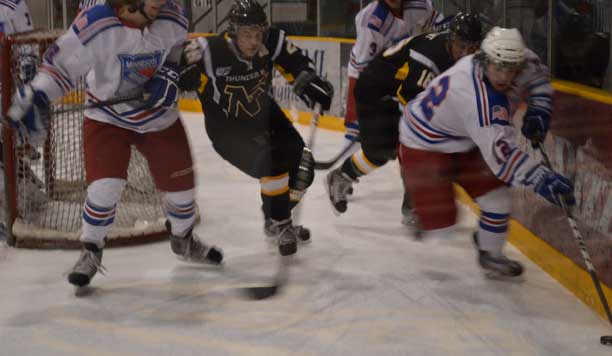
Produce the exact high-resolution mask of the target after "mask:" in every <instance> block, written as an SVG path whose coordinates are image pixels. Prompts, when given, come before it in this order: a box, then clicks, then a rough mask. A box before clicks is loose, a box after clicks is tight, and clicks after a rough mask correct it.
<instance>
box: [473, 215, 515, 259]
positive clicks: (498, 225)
mask: <svg viewBox="0 0 612 356" xmlns="http://www.w3.org/2000/svg"><path fill="white" fill-rule="evenodd" d="M509 217H510V214H497V213H491V212H486V211H482V212H481V214H480V221H479V223H478V247H479V249H480V250H483V251H487V252H489V253H491V255H493V256H499V255H501V252H502V248H503V247H504V244H505V243H506V237H507V235H508V218H509Z"/></svg>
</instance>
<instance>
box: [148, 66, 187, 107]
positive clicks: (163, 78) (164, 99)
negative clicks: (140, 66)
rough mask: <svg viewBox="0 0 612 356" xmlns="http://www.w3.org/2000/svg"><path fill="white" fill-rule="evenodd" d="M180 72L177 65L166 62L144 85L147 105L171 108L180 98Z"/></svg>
mask: <svg viewBox="0 0 612 356" xmlns="http://www.w3.org/2000/svg"><path fill="white" fill-rule="evenodd" d="M178 81H179V74H178V71H177V69H176V67H174V66H171V65H168V64H164V65H163V66H162V67H161V68H159V69H158V70H157V73H155V75H154V76H153V77H152V78H151V79H149V81H148V82H146V83H145V85H144V94H145V100H146V103H145V105H146V106H147V107H149V108H159V107H163V108H171V107H173V106H175V105H176V103H177V99H178V93H179V89H178Z"/></svg>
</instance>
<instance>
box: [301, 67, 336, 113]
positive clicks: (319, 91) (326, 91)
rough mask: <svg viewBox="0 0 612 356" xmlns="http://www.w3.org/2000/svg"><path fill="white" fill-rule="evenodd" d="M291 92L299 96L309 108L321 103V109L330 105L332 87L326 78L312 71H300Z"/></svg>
mask: <svg viewBox="0 0 612 356" xmlns="http://www.w3.org/2000/svg"><path fill="white" fill-rule="evenodd" d="M293 92H294V93H295V95H297V96H299V97H300V98H301V99H302V100H303V101H304V103H305V104H306V106H308V107H309V108H310V109H312V108H314V106H315V104H317V103H319V104H321V110H323V111H327V110H329V108H330V107H331V102H332V98H333V97H334V87H333V86H332V85H331V83H330V82H328V81H327V80H324V79H321V78H319V77H318V76H317V75H316V74H315V73H314V72H313V71H308V70H305V71H302V72H301V73H300V74H299V75H298V77H297V78H296V79H295V83H294V84H293Z"/></svg>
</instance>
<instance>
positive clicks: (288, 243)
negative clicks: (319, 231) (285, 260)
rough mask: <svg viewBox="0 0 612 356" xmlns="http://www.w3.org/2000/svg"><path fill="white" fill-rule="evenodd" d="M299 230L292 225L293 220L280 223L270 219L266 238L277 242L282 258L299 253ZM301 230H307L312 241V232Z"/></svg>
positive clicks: (265, 227)
mask: <svg viewBox="0 0 612 356" xmlns="http://www.w3.org/2000/svg"><path fill="white" fill-rule="evenodd" d="M297 230H298V229H297V227H296V226H293V225H292V224H291V219H285V220H280V221H278V220H274V219H268V220H267V221H266V223H265V225H264V232H265V234H266V236H268V237H269V238H273V239H274V240H275V242H276V243H277V244H278V252H279V253H280V254H281V256H289V255H293V254H294V253H296V252H297V241H298V240H299V237H298V231H297ZM300 230H305V231H306V232H307V233H308V234H307V237H308V238H307V240H310V231H308V229H306V228H303V227H301V226H300ZM304 236H306V235H304Z"/></svg>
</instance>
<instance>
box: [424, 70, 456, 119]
mask: <svg viewBox="0 0 612 356" xmlns="http://www.w3.org/2000/svg"><path fill="white" fill-rule="evenodd" d="M449 83H450V78H449V77H442V78H440V80H439V81H438V84H436V85H434V86H433V87H431V89H429V93H428V94H427V96H425V97H424V98H423V100H422V101H421V110H422V111H423V114H425V117H426V118H427V120H431V118H432V117H433V114H434V112H433V109H434V108H435V107H436V106H439V105H440V104H442V102H443V101H444V99H446V93H447V92H448V85H449Z"/></svg>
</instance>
